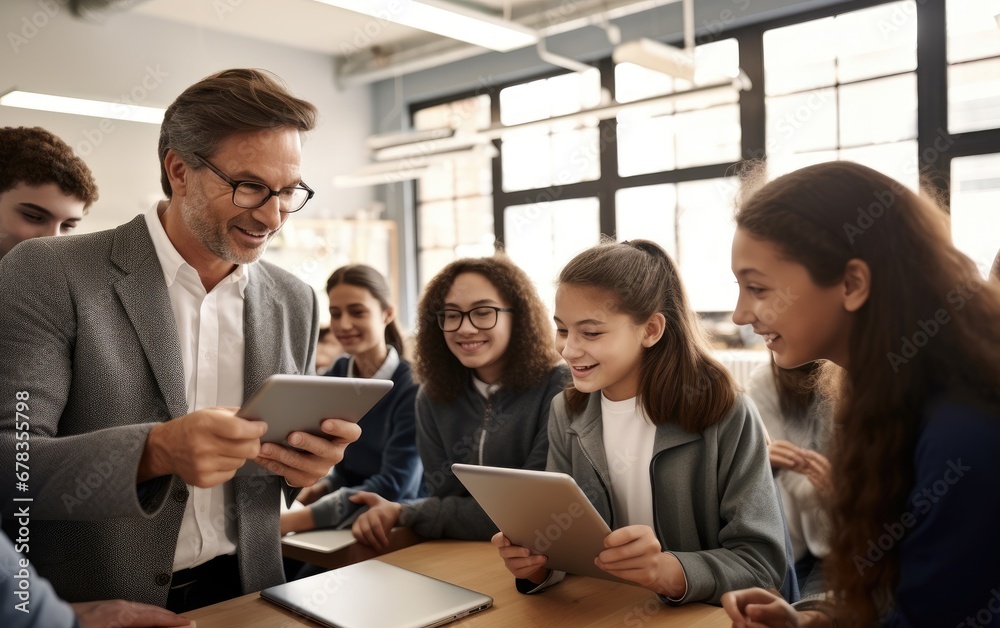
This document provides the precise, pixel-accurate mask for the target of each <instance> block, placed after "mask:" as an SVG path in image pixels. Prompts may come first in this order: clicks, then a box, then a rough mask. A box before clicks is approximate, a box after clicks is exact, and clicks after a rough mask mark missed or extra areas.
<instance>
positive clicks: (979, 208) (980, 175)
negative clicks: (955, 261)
mask: <svg viewBox="0 0 1000 628" xmlns="http://www.w3.org/2000/svg"><path fill="white" fill-rule="evenodd" d="M951 237H952V240H953V241H954V243H955V246H956V247H958V249H959V250H961V251H962V252H963V253H965V254H966V255H968V256H969V257H971V258H972V259H973V261H975V262H976V266H978V267H979V270H980V271H982V273H983V277H986V276H988V275H989V270H990V266H991V265H992V264H993V258H994V257H996V254H997V250H998V249H1000V154H993V155H977V156H975V157H959V158H956V159H953V160H952V162H951Z"/></svg>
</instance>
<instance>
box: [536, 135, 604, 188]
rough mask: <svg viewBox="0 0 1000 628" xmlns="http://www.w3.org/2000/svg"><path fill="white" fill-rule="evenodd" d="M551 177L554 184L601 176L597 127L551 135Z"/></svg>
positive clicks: (591, 179) (576, 181) (590, 179)
mask: <svg viewBox="0 0 1000 628" xmlns="http://www.w3.org/2000/svg"><path fill="white" fill-rule="evenodd" d="M549 167H550V169H551V171H552V175H551V177H550V179H551V180H552V181H554V182H555V183H556V184H557V185H565V184H567V183H578V182H580V181H593V180H594V179H599V178H600V176H601V149H600V144H599V140H598V130H597V127H592V128H585V129H577V130H573V131H564V132H561V133H553V134H552V164H551V165H550V166H549Z"/></svg>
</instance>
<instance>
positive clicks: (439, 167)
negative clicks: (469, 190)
mask: <svg viewBox="0 0 1000 628" xmlns="http://www.w3.org/2000/svg"><path fill="white" fill-rule="evenodd" d="M416 161H418V160H416V159H415V160H414V162H416ZM417 194H418V197H419V199H420V201H421V202H427V201H437V200H441V199H446V198H453V197H454V196H455V162H454V161H451V160H448V161H442V162H439V163H435V164H432V165H430V166H428V167H427V170H425V171H424V173H423V174H422V175H420V180H419V184H418V185H417Z"/></svg>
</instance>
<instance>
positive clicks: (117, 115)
mask: <svg viewBox="0 0 1000 628" xmlns="http://www.w3.org/2000/svg"><path fill="white" fill-rule="evenodd" d="M0 105H6V106H7V107H20V108H21V109H35V110H38V111H54V112H56V113H71V114H75V115H78V116H93V117H95V118H110V119H112V120H127V121H129V122H148V123H149V124H160V123H161V122H163V113H164V111H165V109H158V108H156V107H141V106H139V105H126V104H125V103H120V102H103V101H100V100H84V99H82V98H68V97H66V96H52V95H50V94H35V93H33V92H22V91H13V92H8V93H7V94H4V95H3V96H0Z"/></svg>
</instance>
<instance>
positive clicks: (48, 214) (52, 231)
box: [0, 126, 97, 258]
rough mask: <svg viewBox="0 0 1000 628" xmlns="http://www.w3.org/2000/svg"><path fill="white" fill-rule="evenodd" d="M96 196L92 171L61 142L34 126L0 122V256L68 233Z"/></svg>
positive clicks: (81, 218)
mask: <svg viewBox="0 0 1000 628" xmlns="http://www.w3.org/2000/svg"><path fill="white" fill-rule="evenodd" d="M96 200H97V184H96V183H94V176H93V175H92V174H91V173H90V169H89V168H87V164H85V163H83V160H82V159H80V158H79V157H77V156H76V155H74V154H73V149H71V148H70V147H69V146H68V145H67V144H66V143H65V142H63V141H62V140H61V139H59V138H58V137H56V136H55V135H52V134H51V133H49V132H48V131H46V130H45V129H43V128H41V127H37V126H36V127H32V128H28V127H23V126H22V127H16V128H15V127H3V128H0V258H2V257H3V256H4V255H6V254H7V252H8V251H10V250H11V249H12V248H14V245H15V244H17V243H18V242H21V241H24V240H28V239H30V238H38V237H41V236H56V235H66V234H68V233H71V232H72V231H73V229H75V228H76V226H77V225H78V224H79V223H80V221H81V220H83V216H84V215H85V214H86V213H87V210H88V209H89V208H90V206H91V205H92V204H93V203H94V201H96Z"/></svg>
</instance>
